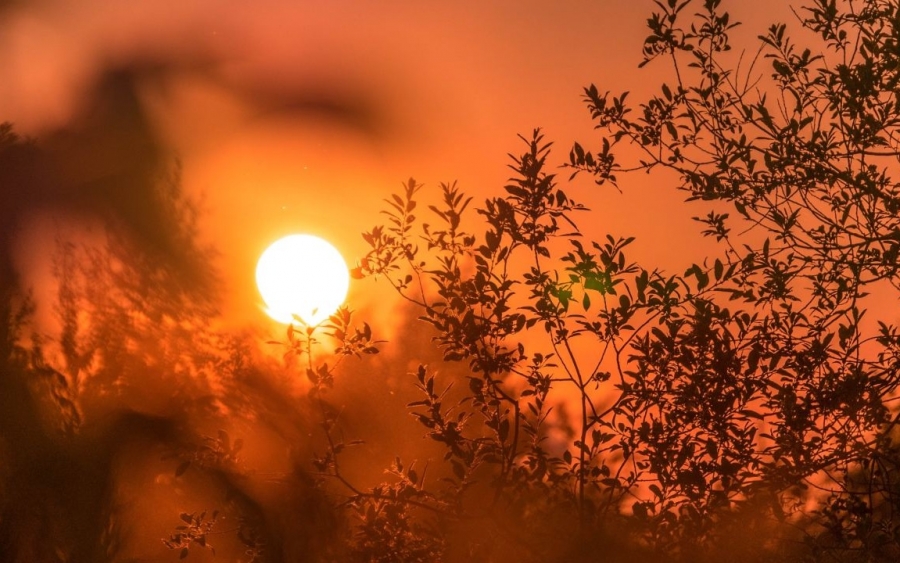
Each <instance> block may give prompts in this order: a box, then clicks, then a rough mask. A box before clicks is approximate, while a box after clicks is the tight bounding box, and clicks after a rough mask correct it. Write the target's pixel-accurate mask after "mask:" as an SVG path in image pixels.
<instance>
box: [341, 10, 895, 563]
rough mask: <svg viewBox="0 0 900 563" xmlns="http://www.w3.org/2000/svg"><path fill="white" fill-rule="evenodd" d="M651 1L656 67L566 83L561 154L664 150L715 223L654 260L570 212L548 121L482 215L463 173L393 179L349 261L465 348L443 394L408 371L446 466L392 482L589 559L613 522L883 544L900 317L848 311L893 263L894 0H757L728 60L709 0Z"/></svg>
mask: <svg viewBox="0 0 900 563" xmlns="http://www.w3.org/2000/svg"><path fill="white" fill-rule="evenodd" d="M657 6H658V11H657V12H655V13H654V14H653V15H652V16H651V17H650V18H649V20H648V25H649V29H650V35H649V36H648V37H647V39H646V41H645V43H644V61H643V62H642V64H641V66H644V65H649V64H654V65H659V64H664V65H667V66H668V69H670V70H672V71H673V74H672V75H673V76H674V77H675V78H674V81H673V82H671V83H669V84H663V85H662V86H661V87H660V90H659V93H658V94H657V95H654V96H651V97H650V98H649V99H647V100H646V101H645V102H642V103H638V104H632V103H630V102H629V101H628V99H627V93H623V94H618V95H617V94H612V93H609V92H604V91H603V90H601V89H600V88H598V87H596V86H594V85H591V86H589V87H587V88H585V91H584V94H585V102H586V104H587V107H588V109H589V111H590V114H591V117H592V119H593V120H594V123H595V125H596V129H597V131H598V133H599V135H600V139H599V141H598V142H597V143H596V148H591V147H588V146H586V145H585V144H582V143H574V144H573V145H572V148H571V150H570V151H569V155H568V161H567V162H564V163H563V168H565V169H568V170H569V171H570V172H571V177H570V180H571V179H573V178H574V177H575V176H578V175H585V174H586V175H589V176H590V177H591V178H593V179H594V180H595V182H596V184H598V185H601V186H603V185H613V186H618V184H619V182H621V181H622V178H623V175H624V174H626V173H629V172H635V171H645V172H655V171H656V170H668V171H669V173H668V174H666V175H665V177H666V178H672V177H675V178H677V182H678V183H677V186H676V187H677V188H678V189H680V190H683V191H684V192H686V194H687V201H688V202H690V205H693V206H703V209H702V211H701V212H700V213H698V217H696V220H697V221H698V222H699V223H700V224H701V225H702V226H703V234H704V235H705V236H708V237H713V238H714V239H715V240H716V241H717V242H718V243H719V248H720V249H721V250H720V251H719V252H718V253H717V254H715V255H711V256H709V257H708V259H706V260H705V261H703V262H702V263H700V264H692V265H690V266H689V267H687V268H686V269H685V271H684V272H683V273H681V274H670V273H666V272H663V271H660V270H658V269H652V268H651V269H648V268H646V267H644V266H641V265H639V264H637V263H634V262H632V261H631V260H629V258H628V257H627V254H626V253H627V250H628V245H629V244H630V243H631V242H632V240H633V239H632V238H631V237H627V238H618V237H616V236H613V235H608V236H606V238H605V239H601V240H599V241H592V240H587V239H586V237H585V236H583V235H582V234H581V232H580V230H579V227H578V223H577V215H578V214H579V213H582V212H584V211H585V208H584V207H583V206H582V205H581V204H579V203H577V202H576V201H575V200H574V199H573V198H572V195H571V193H570V190H568V189H567V190H564V189H563V188H562V187H560V182H559V180H558V179H557V177H556V174H555V173H553V172H552V171H550V168H549V166H550V164H549V162H550V161H549V157H550V146H551V144H550V143H549V142H547V141H545V140H544V137H543V135H542V134H541V133H540V131H535V132H534V134H533V136H531V137H529V138H523V140H524V141H525V143H526V149H525V150H524V151H523V152H522V153H521V154H520V155H518V156H514V157H513V162H512V164H511V165H510V167H511V168H512V170H513V176H512V178H511V179H510V181H509V183H508V184H507V185H506V186H504V192H505V193H504V194H503V195H502V196H501V197H494V198H489V199H487V200H486V201H484V202H483V204H482V205H481V206H480V207H479V208H478V209H477V214H478V215H479V216H480V219H481V220H482V221H483V222H484V229H483V230H480V231H478V232H477V234H476V233H475V227H474V226H472V225H473V223H472V222H471V221H469V222H467V221H466V219H465V218H464V212H465V211H466V210H467V208H468V206H469V204H470V202H471V198H470V197H467V196H465V194H464V193H463V192H462V190H461V189H459V188H458V187H457V186H456V185H446V184H445V185H442V187H441V200H440V203H437V204H436V205H429V206H428V211H425V212H424V213H427V214H428V219H427V220H422V219H417V218H416V217H415V214H414V213H415V212H417V210H418V209H420V208H419V207H418V206H417V198H416V195H417V193H418V190H419V188H420V186H419V185H418V184H417V183H416V182H415V181H414V180H410V181H409V182H408V183H407V184H406V185H405V187H404V190H403V192H401V193H400V194H397V195H394V196H392V198H391V199H389V200H387V203H389V204H390V207H388V208H387V210H386V213H387V217H388V219H389V222H388V223H387V225H386V226H379V227H376V228H374V229H372V230H371V231H369V232H367V233H365V234H364V238H365V239H366V241H367V242H368V244H369V245H370V246H371V251H370V252H369V253H368V254H367V255H366V256H365V257H364V258H363V260H362V262H361V265H360V268H359V271H358V273H359V274H360V275H364V276H375V277H378V278H381V279H386V280H387V281H388V282H389V283H390V284H392V285H393V286H394V288H395V289H396V290H397V291H398V292H399V293H400V295H402V296H403V297H404V298H405V299H407V300H408V301H410V302H412V303H413V304H415V305H416V306H417V307H418V308H419V310H420V311H421V318H422V320H424V321H425V322H427V323H428V324H430V325H431V326H432V327H433V329H434V331H435V332H434V335H435V336H434V340H435V342H436V344H437V345H438V346H439V347H440V348H441V349H442V350H443V353H444V360H445V361H448V362H457V361H461V362H465V363H466V365H467V367H468V369H469V372H470V373H469V375H468V377H466V378H465V379H464V380H463V382H462V383H463V384H465V386H466V387H467V392H466V393H464V394H463V396H462V397H459V396H452V395H451V394H448V393H447V392H446V391H444V389H445V388H447V386H448V383H440V382H439V379H438V378H437V377H436V376H434V375H432V374H431V373H430V372H429V370H427V369H426V368H424V367H423V368H421V369H420V370H419V372H418V373H417V374H416V382H417V385H418V386H419V387H420V389H421V391H422V394H423V398H422V400H420V401H417V402H414V403H412V404H411V405H410V407H411V408H412V412H413V414H414V416H415V417H416V418H417V419H418V420H419V421H420V422H421V423H422V424H423V425H424V427H425V428H426V431H427V434H428V435H429V436H430V437H431V438H432V439H434V440H436V441H438V442H440V443H442V444H444V445H445V446H446V450H447V455H446V457H445V462H446V463H447V464H448V467H449V468H450V476H449V478H448V480H447V481H446V482H445V484H444V485H442V486H440V487H438V488H437V490H434V491H432V490H427V491H426V490H425V489H424V488H421V487H417V488H415V494H411V498H415V499H418V500H419V501H420V502H426V503H428V504H429V506H431V507H432V508H434V509H435V510H436V511H439V512H440V514H441V517H440V518H439V519H438V520H439V521H441V522H443V525H442V529H443V530H447V532H446V534H447V535H446V537H453V538H454V539H455V540H461V541H467V542H469V545H470V546H471V547H470V552H469V553H468V554H467V555H466V556H467V557H476V558H477V559H479V560H497V561H505V560H508V559H509V560H511V559H529V558H530V559H533V560H539V561H550V560H559V561H573V560H598V559H600V558H601V556H600V552H601V551H602V552H604V555H603V558H606V557H607V553H608V550H609V548H608V547H605V546H606V545H608V542H609V538H611V537H618V538H623V537H625V538H628V539H627V540H626V541H627V542H630V544H631V545H632V546H634V547H640V548H645V549H647V550H649V551H650V552H652V553H654V554H656V555H657V556H658V557H662V558H666V559H670V558H673V559H684V560H690V561H696V560H700V559H705V558H709V559H710V560H720V559H721V558H723V557H725V556H726V554H727V557H728V558H729V559H735V558H737V559H742V560H743V559H746V560H757V559H766V560H773V559H778V558H780V559H784V560H797V559H800V558H808V559H814V560H826V559H827V560H839V561H851V560H853V561H857V560H869V561H874V560H885V561H886V560H893V559H895V558H896V557H898V556H900V537H898V535H897V534H898V530H900V527H898V525H900V521H898V520H897V517H896V516H895V514H894V513H895V511H896V510H897V509H898V508H900V497H898V489H897V481H896V477H897V463H898V461H900V460H898V457H897V430H896V425H897V421H898V415H897V412H896V409H895V408H893V406H892V405H893V402H894V401H895V400H896V398H897V386H898V382H900V380H898V377H900V355H898V351H900V347H898V345H900V333H898V331H897V329H896V327H894V326H893V325H891V324H889V321H890V320H891V319H890V318H886V317H885V316H884V315H882V316H881V317H879V318H874V319H869V318H867V317H866V315H867V313H869V314H870V315H871V313H872V311H871V309H870V306H871V305H870V304H871V301H869V300H867V294H868V292H869V288H870V287H875V286H878V287H879V288H880V289H884V287H885V286H887V287H890V288H893V290H896V289H897V288H900V285H898V281H900V280H898V276H897V268H898V266H897V257H898V252H900V215H898V211H900V184H898V182H897V180H896V179H895V175H896V173H897V170H898V164H900V128H898V125H900V93H898V92H900V90H898V83H900V76H898V73H900V59H898V57H900V47H898V45H900V43H898V38H900V7H898V6H897V5H896V3H895V2H889V1H878V0H875V1H867V2H861V1H854V0H847V1H836V0H816V1H814V2H809V3H808V4H807V5H806V6H804V7H802V8H800V9H799V10H798V11H797V14H798V17H797V21H798V22H799V23H800V25H801V26H802V27H803V28H804V29H805V30H807V31H809V32H812V33H814V34H815V35H816V36H817V37H818V39H819V40H820V42H818V43H816V44H815V45H813V46H811V47H809V48H805V47H799V46H797V45H796V43H795V42H794V41H793V40H792V39H791V38H790V36H789V35H788V34H787V32H786V30H787V27H786V25H784V24H776V25H773V26H772V27H771V28H769V30H768V31H767V33H766V34H765V35H762V36H761V37H760V41H761V43H760V47H759V50H758V51H757V52H756V53H755V54H753V55H751V56H749V57H748V58H749V60H747V61H745V59H744V54H742V55H740V56H739V57H736V56H733V55H731V54H730V53H729V51H730V50H731V45H730V39H729V32H730V31H731V30H732V29H733V28H734V27H735V26H736V25H737V23H736V22H733V21H732V19H731V18H730V16H729V14H728V12H727V11H725V10H724V9H723V8H722V7H721V6H720V2H719V1H718V0H706V1H704V2H691V1H690V0H686V1H679V0H666V1H664V2H663V1H661V2H657ZM762 65H764V66H765V70H759V68H760V67H761V66H762ZM635 155H636V156H635ZM629 158H631V160H629ZM470 231H471V232H470ZM891 295H892V299H896V293H895V292H892V293H891ZM875 314H876V315H877V314H878V312H877V311H876V312H875ZM451 397H452V399H451ZM551 408H555V409H557V413H558V415H557V416H556V417H555V418H554V417H553V416H552V415H551V412H550V411H551ZM562 408H565V413H564V414H563V413H559V411H560V410H561V409H562ZM401 477H402V479H401V481H402V480H409V481H412V483H413V484H415V480H414V479H411V478H410V477H408V476H403V475H401ZM476 483H477V484H476ZM400 504H402V502H401V503H400ZM377 516H378V515H377V514H376V515H374V516H364V517H363V528H364V529H365V528H366V527H367V526H372V525H374V524H375V523H376V521H377ZM441 519H443V520H441ZM482 520H483V521H484V524H483V525H479V526H478V527H476V528H477V529H475V530H474V531H472V529H471V528H470V529H469V532H470V533H469V534H468V535H465V536H454V531H453V530H454V525H455V524H454V523H458V522H472V521H479V522H480V521H482ZM447 522H450V524H447ZM482 534H483V535H482ZM488 538H491V539H488ZM495 538H496V539H495ZM572 546H575V547H574V548H573V547H572ZM456 549H459V548H458V547H457V548H456ZM567 549H568V550H567ZM573 549H574V551H572V550H573ZM623 549H624V548H623ZM736 552H737V553H736ZM623 553H628V554H631V553H633V552H631V551H628V550H625V551H624V552H623ZM630 556H631V555H623V557H630ZM610 557H612V558H615V557H616V555H612V556H610ZM412 560H415V558H413V559H412Z"/></svg>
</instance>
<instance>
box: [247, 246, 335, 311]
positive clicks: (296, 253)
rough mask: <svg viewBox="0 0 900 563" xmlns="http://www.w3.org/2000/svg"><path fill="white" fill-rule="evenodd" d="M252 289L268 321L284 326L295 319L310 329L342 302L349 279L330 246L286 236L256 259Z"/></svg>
mask: <svg viewBox="0 0 900 563" xmlns="http://www.w3.org/2000/svg"><path fill="white" fill-rule="evenodd" d="M256 285H257V287H258V288H259V293H260V295H262V298H263V301H264V302H265V304H266V309H265V311H266V313H268V315H269V316H270V317H272V318H273V319H275V320H276V321H279V322H282V323H285V324H287V323H290V322H292V321H293V320H294V318H293V315H297V316H298V317H300V318H301V319H302V320H303V322H304V323H306V324H307V325H310V326H314V325H317V324H319V323H321V322H322V321H324V320H325V319H327V318H328V316H329V315H331V314H332V313H334V312H335V311H336V310H337V308H338V307H340V306H341V304H342V303H343V302H344V299H345V298H346V297H347V289H348V288H349V286H350V275H349V273H348V270H347V264H346V262H344V259H343V257H342V256H341V254H340V252H338V251H337V249H335V248H334V247H333V246H332V245H331V244H329V243H328V242H326V241H325V240H322V239H321V238H319V237H315V236H312V235H290V236H286V237H284V238H282V239H279V240H277V241H275V242H274V243H272V244H271V245H270V246H269V247H268V248H267V249H266V250H265V252H263V253H262V256H260V257H259V262H258V263H257V265H256Z"/></svg>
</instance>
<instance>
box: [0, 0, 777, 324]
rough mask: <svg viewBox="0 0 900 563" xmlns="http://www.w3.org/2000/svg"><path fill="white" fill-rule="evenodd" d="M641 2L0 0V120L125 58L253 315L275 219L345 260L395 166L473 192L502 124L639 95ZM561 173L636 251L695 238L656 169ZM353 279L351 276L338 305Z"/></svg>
mask: <svg viewBox="0 0 900 563" xmlns="http://www.w3.org/2000/svg"><path fill="white" fill-rule="evenodd" d="M784 4H785V3H783V2H780V1H777V0H765V1H761V2H753V3H752V9H750V4H741V3H737V5H736V6H734V7H733V8H731V7H730V8H731V9H732V10H733V13H734V15H735V17H736V18H737V19H739V20H741V21H745V22H747V23H746V24H745V26H744V28H743V30H742V31H740V32H739V33H737V34H736V37H735V42H736V43H737V44H741V43H742V42H744V41H746V40H747V39H750V38H753V37H755V36H756V35H758V34H760V33H762V32H763V31H764V29H765V25H764V24H765V23H768V22H770V21H773V20H784V21H791V20H792V19H793V16H792V15H791V14H790V13H789V11H788V9H787V8H786V7H785V5H784ZM652 9H653V3H652V2H650V1H649V0H638V1H620V0H615V1H604V2H582V1H578V2H567V3H562V4H557V3H547V2H534V1H530V2H492V3H483V2H453V3H449V4H447V3H442V4H431V3H422V2H411V1H395V2H388V3H383V2H381V3H370V2H345V1H340V2H329V3H312V2H294V3H287V2H270V1H264V2H260V3H254V4H253V5H252V7H251V6H250V5H247V6H233V7H229V8H228V9H223V8H222V6H221V5H220V4H218V3H215V2H167V1H164V2H153V3H150V2H146V3H131V2H129V3H126V2H115V3H110V2H81V3H78V4H77V5H73V4H69V3H63V2H53V1H44V2H34V3H27V4H25V3H22V4H20V3H10V4H9V5H8V6H7V7H6V9H5V10H4V11H3V12H0V30H2V33H0V120H7V121H12V122H13V123H14V124H15V125H16V127H17V130H18V131H20V132H22V133H25V134H28V135H32V136H35V137H38V138H41V137H43V136H47V135H50V134H53V133H54V132H57V131H59V130H67V129H75V130H78V129H79V128H83V127H85V126H88V127H89V125H86V121H89V120H90V118H85V115H86V114H87V115H93V114H92V113H91V112H92V111H93V110H90V109H89V108H91V107H92V104H93V105H96V104H95V103H94V102H92V95H93V94H94V93H95V92H96V89H97V87H98V84H100V83H102V81H103V80H104V77H105V76H106V75H107V74H108V73H110V72H112V71H116V70H122V69H125V70H127V71H129V72H132V73H133V74H134V76H136V77H137V78H136V80H135V82H136V84H137V90H138V94H139V103H140V105H141V109H142V110H143V111H145V112H146V115H147V116H148V117H149V121H150V123H151V124H152V128H153V134H154V135H156V136H157V140H158V142H160V143H161V144H162V146H164V147H166V149H167V150H168V151H171V154H173V155H177V156H178V157H179V158H180V159H181V160H182V163H183V166H184V183H185V188H186V189H187V190H188V192H189V193H190V194H192V195H194V196H197V197H202V199H203V202H204V209H205V213H204V216H203V219H202V227H203V234H204V236H205V238H206V239H207V241H208V242H209V243H211V244H213V245H214V246H215V247H216V248H217V249H218V251H219V253H220V259H219V267H220V269H221V271H222V274H223V279H224V281H225V283H226V285H227V288H226V291H225V303H226V307H225V309H224V312H225V313H226V314H225V317H226V318H227V319H229V321H230V322H234V323H235V324H236V325H241V324H243V323H248V322H249V323H258V322H266V319H265V317H264V316H261V313H260V310H259V307H258V305H259V298H258V295H257V294H256V292H255V288H254V286H253V276H252V274H253V268H254V264H255V261H256V259H257V258H258V256H259V255H260V253H261V252H262V250H263V249H264V248H265V247H266V246H267V245H268V244H269V243H271V242H272V241H273V240H275V239H276V238H278V237H280V236H282V235H285V234H288V233H291V232H310V233H314V234H318V235H320V236H322V237H325V238H327V239H329V240H331V241H332V242H333V243H334V244H336V245H337V246H338V247H339V249H340V250H341V252H342V253H343V254H344V256H345V258H346V259H347V261H348V262H350V263H351V264H352V263H353V262H354V261H355V260H356V259H358V258H359V256H361V254H362V253H363V252H364V251H365V248H364V246H363V242H362V240H361V238H360V236H359V233H360V232H361V231H363V230H365V229H368V228H369V227H370V226H372V225H374V224H376V223H378V222H380V221H381V218H380V217H379V216H378V214H377V212H376V211H377V209H379V205H380V202H381V200H382V198H384V197H386V196H387V195H388V194H389V193H391V192H392V191H395V190H396V189H398V188H399V186H400V182H402V181H404V180H405V179H406V178H408V177H410V176H413V177H415V178H416V179H417V180H419V181H421V182H424V183H425V184H426V186H430V187H432V188H435V189H436V187H437V184H438V183H439V182H443V181H453V180H458V181H459V182H460V184H461V185H462V187H463V188H464V189H465V190H466V191H467V192H469V193H471V194H473V195H476V196H479V197H477V198H476V199H480V196H483V195H493V194H498V193H500V190H501V188H502V185H503V182H504V181H505V180H506V178H507V177H508V170H507V168H506V165H507V163H508V158H507V156H506V155H507V153H509V152H515V151H518V150H519V148H520V144H519V141H518V139H517V138H516V136H517V134H525V135H528V134H530V131H531V130H532V129H533V128H535V127H541V128H543V129H544V131H545V133H546V135H547V138H548V140H552V141H554V142H555V146H556V153H555V155H556V159H557V162H558V163H561V162H563V160H564V159H565V158H566V155H567V153H568V150H569V148H570V146H571V142H572V141H574V140H579V141H581V142H582V143H583V144H586V145H590V144H591V142H592V141H593V140H594V139H595V136H593V135H592V130H591V123H590V119H589V115H588V113H587V111H586V109H585V108H584V105H583V103H582V101H581V90H582V88H583V87H585V86H587V85H589V84H591V83H595V84H597V85H598V87H599V88H600V89H601V90H603V89H610V90H613V91H622V90H631V91H632V92H634V95H635V96H636V97H640V96H641V93H642V92H646V91H647V90H646V89H647V88H655V87H657V86H658V84H659V82H661V81H662V80H663V79H664V78H665V77H660V76H657V74H656V72H657V69H655V68H654V66H653V65H650V66H649V67H646V68H644V69H643V70H638V69H637V64H638V63H639V62H640V56H641V55H640V48H641V44H642V41H643V38H644V36H645V32H644V31H645V28H644V19H645V18H646V17H647V16H648V15H649V12H650V11H651V10H652ZM762 18H764V19H762ZM749 44H750V45H752V44H753V42H750V43H749ZM564 176H566V174H564V173H563V174H561V177H564ZM575 186H576V187H574V188H572V195H573V196H574V197H576V198H577V199H579V200H581V201H584V202H585V203H587V205H588V206H589V207H590V208H591V209H592V210H593V211H592V213H591V214H590V215H589V216H585V218H583V219H582V224H583V225H584V226H585V228H586V229H588V230H589V231H590V230H591V229H596V232H598V233H603V234H605V233H606V232H612V233H614V234H617V235H623V236H624V235H638V242H637V245H636V247H635V248H636V250H637V251H638V252H639V258H641V259H642V260H649V261H653V262H654V263H656V264H659V265H661V266H664V267H674V268H681V267H683V266H684V265H685V259H682V258H687V259H690V258H696V257H700V256H702V255H701V254H698V255H697V256H696V257H678V256H674V254H677V253H678V252H684V250H683V249H682V250H677V248H679V247H682V246H686V247H693V246H694V243H693V242H692V241H693V240H694V238H695V233H696V227H695V225H694V224H693V223H692V222H691V221H690V220H689V217H690V215H692V214H695V212H692V210H685V211H684V212H680V211H679V210H676V209H675V208H676V207H677V204H678V203H679V202H680V201H681V200H682V195H681V194H678V193H676V192H675V191H674V190H672V189H670V186H666V185H659V180H656V181H655V182H654V183H653V184H649V183H648V182H646V180H645V179H644V178H643V177H640V176H638V177H632V178H628V179H626V180H625V181H624V182H622V186H623V189H624V195H620V194H619V193H618V192H616V191H615V190H614V189H612V188H611V187H603V188H600V189H597V188H595V187H594V186H593V185H592V184H590V182H589V181H582V182H576V184H575ZM33 211H36V213H35V215H34V216H35V217H37V219H35V218H34V217H32V218H31V219H29V221H30V223H31V224H32V225H31V228H30V230H29V229H26V230H25V232H26V234H25V235H23V236H22V239H24V240H25V241H30V242H21V241H20V244H19V246H20V249H19V250H18V252H19V253H24V254H25V255H26V257H25V258H22V259H20V261H21V260H24V262H26V263H28V264H31V265H30V266H23V268H24V269H28V268H31V269H35V268H37V269H40V266H36V265H34V264H33V260H32V259H31V258H29V257H28V256H29V255H32V254H34V250H35V248H33V247H34V246H35V245H37V246H41V245H43V244H46V243H47V241H48V240H52V236H51V238H49V239H48V236H50V235H49V234H48V233H47V229H46V226H47V224H48V223H47V220H46V219H47V213H44V212H42V211H41V210H33ZM60 212H61V211H60V210H58V209H57V210H55V211H50V212H49V215H50V216H54V217H55V216H56V215H58V214H59V213H60ZM62 212H63V213H64V210H63V211H62ZM55 214H56V215H55ZM40 217H44V220H43V222H42V220H41V219H40ZM50 222H51V223H52V221H50ZM36 225H37V226H36ZM41 225H43V226H41ZM35 241H37V242H35ZM679 241H687V242H686V243H685V244H681V243H680V242H679ZM26 248H27V250H26ZM38 254H40V253H38ZM367 292H371V287H360V285H359V283H356V284H355V285H354V286H353V287H352V288H351V296H350V303H351V306H354V307H358V306H362V305H363V304H364V303H366V302H367V301H368V299H367V297H366V294H367Z"/></svg>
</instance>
